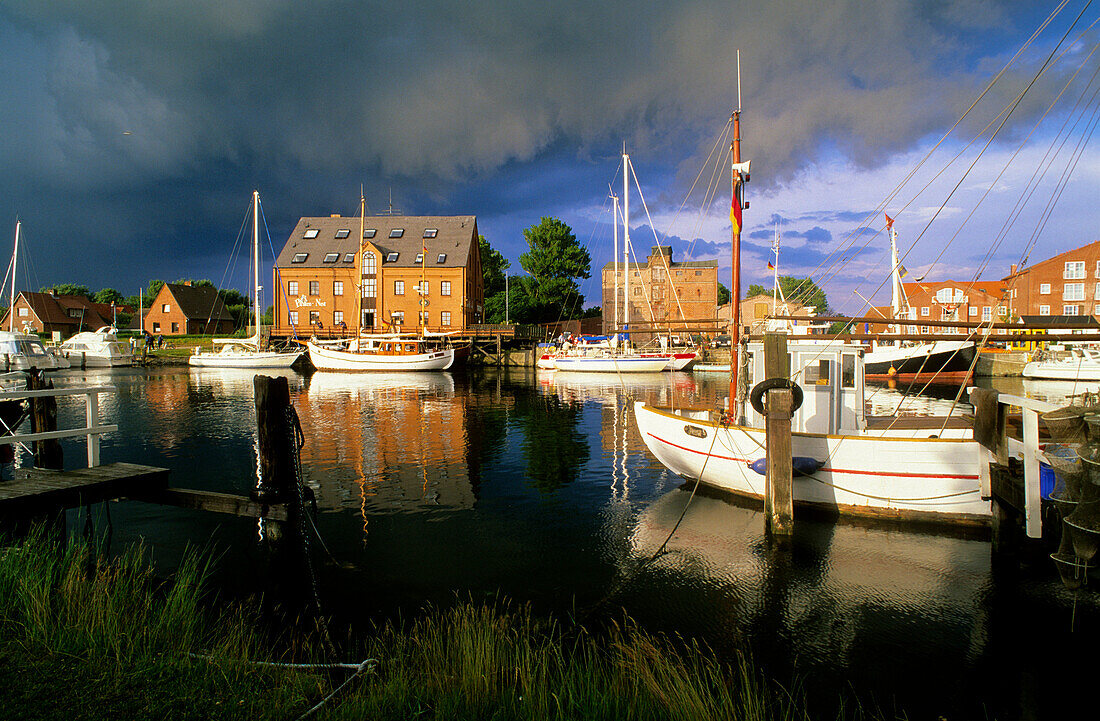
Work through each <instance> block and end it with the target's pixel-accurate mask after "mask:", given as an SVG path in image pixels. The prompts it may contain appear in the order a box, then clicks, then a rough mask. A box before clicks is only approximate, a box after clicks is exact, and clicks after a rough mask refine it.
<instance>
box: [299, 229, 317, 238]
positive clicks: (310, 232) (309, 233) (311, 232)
mask: <svg viewBox="0 0 1100 721" xmlns="http://www.w3.org/2000/svg"><path fill="white" fill-rule="evenodd" d="M320 232H321V231H320V230H319V229H317V228H310V229H309V230H307V231H306V232H305V233H302V237H303V238H307V239H310V240H312V239H313V238H316V237H317V234H318V233H320Z"/></svg>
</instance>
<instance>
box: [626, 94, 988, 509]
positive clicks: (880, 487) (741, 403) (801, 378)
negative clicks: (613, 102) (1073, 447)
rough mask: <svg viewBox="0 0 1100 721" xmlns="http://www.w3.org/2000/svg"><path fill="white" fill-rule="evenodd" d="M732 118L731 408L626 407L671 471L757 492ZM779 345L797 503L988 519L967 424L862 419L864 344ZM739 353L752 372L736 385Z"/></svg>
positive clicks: (743, 171)
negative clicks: (790, 401)
mask: <svg viewBox="0 0 1100 721" xmlns="http://www.w3.org/2000/svg"><path fill="white" fill-rule="evenodd" d="M740 116H741V111H740V109H738V110H737V111H735V112H734V113H733V117H732V119H731V120H732V123H733V136H734V137H733V142H732V143H731V148H730V150H731V155H732V163H731V171H732V172H731V185H732V200H731V207H730V220H731V223H732V226H733V234H732V245H733V277H732V284H731V285H732V291H731V295H732V298H733V308H732V327H731V336H732V351H733V353H734V354H735V355H734V361H733V362H732V363H731V372H730V386H729V406H728V409H726V410H712V409H700V408H659V407H655V406H653V405H650V404H649V403H646V402H637V403H635V405H634V411H635V417H636V419H637V422H638V430H639V432H640V433H641V436H642V439H643V440H644V441H645V444H646V446H647V447H648V448H649V450H650V452H651V453H652V454H653V455H654V456H656V458H657V459H658V460H659V461H660V462H661V463H663V464H664V465H665V466H667V467H668V468H669V469H670V470H672V471H674V472H676V473H678V474H679V475H681V476H683V477H685V478H688V479H692V480H698V481H699V482H702V483H704V484H705V485H708V486H712V487H715V488H719V489H722V490H725V491H729V492H732V493H734V494H737V495H742V496H747V497H750V498H754V499H760V498H763V493H764V485H765V483H764V475H763V473H764V459H765V449H766V447H767V446H766V441H765V433H764V423H763V420H764V419H763V416H762V415H761V413H759V412H758V411H756V410H754V409H749V411H748V413H747V414H746V408H745V400H746V395H747V389H748V388H749V387H750V385H751V384H752V382H753V381H754V380H755V381H761V380H763V379H764V353H763V344H761V343H742V342H740V338H739V334H740V319H739V303H738V300H739V299H740V297H741V289H740V240H741V237H740V236H741V227H742V225H741V220H742V210H743V208H744V205H743V200H742V189H743V187H744V183H745V182H746V180H747V179H748V169H749V164H748V162H742V161H741V128H740ZM787 350H788V352H789V357H790V368H791V377H792V379H793V380H794V381H796V382H797V383H798V385H799V387H800V389H801V391H802V394H803V395H804V401H803V403H802V406H801V407H800V408H799V409H798V410H797V411H796V412H795V413H794V414H793V418H792V431H793V433H792V437H791V448H792V455H793V456H794V457H798V458H801V459H808V461H807V462H806V463H805V464H804V465H806V466H807V468H806V469H805V470H806V473H805V475H798V476H796V477H795V478H794V481H793V494H794V501H795V504H796V505H814V506H819V507H821V508H824V509H827V510H829V511H830V512H834V513H836V512H839V513H846V514H853V515H867V516H875V517H895V518H905V519H914V520H924V521H950V522H964V523H978V524H984V523H987V522H988V519H989V517H990V513H991V509H990V502H989V501H988V500H983V499H982V493H981V486H980V479H979V462H980V458H981V452H982V449H981V448H980V447H979V446H978V444H977V443H976V442H974V441H973V440H972V431H971V428H970V425H969V423H968V422H966V421H965V420H964V419H961V418H946V419H943V418H941V419H932V418H915V419H898V418H894V417H890V418H884V419H878V418H873V417H869V416H867V415H866V413H865V410H864V365H863V350H862V348H861V347H860V346H857V345H852V344H848V343H841V342H828V343H821V342H820V341H813V340H797V339H794V338H792V339H790V340H789V341H788V343H787ZM746 353H747V354H748V355H747V358H746V357H745V354H746ZM742 360H744V361H745V366H744V367H745V368H746V369H747V370H748V377H747V378H744V379H743V380H744V381H745V382H744V383H739V380H741V379H739V375H740V369H741V367H742V362H741V361H742ZM815 467H816V470H814V468H815ZM755 469H759V470H755Z"/></svg>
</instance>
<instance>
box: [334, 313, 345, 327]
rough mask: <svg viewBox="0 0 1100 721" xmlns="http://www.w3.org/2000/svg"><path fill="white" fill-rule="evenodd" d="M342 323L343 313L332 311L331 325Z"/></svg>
mask: <svg viewBox="0 0 1100 721" xmlns="http://www.w3.org/2000/svg"><path fill="white" fill-rule="evenodd" d="M343 322H344V311H342V310H334V311H332V324H333V325H341V324H343Z"/></svg>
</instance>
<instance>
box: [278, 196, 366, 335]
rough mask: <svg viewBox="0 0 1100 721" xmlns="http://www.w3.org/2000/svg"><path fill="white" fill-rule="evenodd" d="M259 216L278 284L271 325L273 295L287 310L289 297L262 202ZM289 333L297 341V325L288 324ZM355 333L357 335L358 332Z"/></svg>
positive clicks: (357, 260)
mask: <svg viewBox="0 0 1100 721" xmlns="http://www.w3.org/2000/svg"><path fill="white" fill-rule="evenodd" d="M260 218H261V219H262V220H263V221H264V233H265V234H266V235H267V247H268V249H269V250H270V251H271V258H272V260H271V265H272V268H274V273H273V275H274V278H272V280H273V281H274V282H275V285H276V286H278V288H279V290H278V291H276V293H278V295H277V296H273V297H272V307H271V325H276V324H277V322H276V318H275V304H274V300H275V297H281V298H282V299H283V302H284V303H286V307H287V309H288V311H289V308H290V298H289V297H288V296H287V293H286V289H285V288H284V287H283V278H282V274H281V273H280V272H279V270H280V268H279V264H278V260H279V259H278V256H277V255H276V254H275V246H274V245H272V243H271V230H270V229H269V228H268V227H267V216H266V215H265V214H264V207H263V204H262V203H261V204H260ZM359 242H360V243H362V242H363V241H362V240H360V241H359ZM355 254H356V256H358V255H359V251H358V250H356V251H355ZM355 260H356V263H358V262H359V258H358V257H356V259H355ZM356 292H359V293H361V292H362V290H360V289H359V288H358V287H357V288H356ZM361 321H362V319H361V318H360V319H358V320H357V321H356V323H357V324H358V323H360V322H361ZM290 333H291V336H292V337H293V338H294V340H295V341H297V340H298V327H297V326H295V325H291V326H290ZM356 335H358V333H357V334H356Z"/></svg>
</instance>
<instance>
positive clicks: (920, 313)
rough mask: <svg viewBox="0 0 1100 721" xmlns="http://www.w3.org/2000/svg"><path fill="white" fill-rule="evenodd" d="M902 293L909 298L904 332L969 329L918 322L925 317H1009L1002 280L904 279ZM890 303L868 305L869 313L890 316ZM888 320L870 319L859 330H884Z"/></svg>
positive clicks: (961, 331) (974, 319)
mask: <svg viewBox="0 0 1100 721" xmlns="http://www.w3.org/2000/svg"><path fill="white" fill-rule="evenodd" d="M902 286H903V288H904V289H905V297H906V298H908V299H909V316H908V321H909V322H908V324H906V325H904V326H902V329H903V331H904V332H905V333H922V334H933V335H936V334H956V333H957V334H962V335H966V334H967V333H969V332H970V331H968V330H967V329H965V328H943V327H940V326H927V325H920V321H921V320H922V319H924V320H947V321H963V322H966V321H970V322H978V321H990V320H992V321H994V322H997V323H1003V322H1006V321H1008V319H1009V316H1010V315H1011V310H1010V308H1009V306H1008V290H1007V288H1006V287H1005V284H1004V282H1003V281H999V280H980V281H957V280H941V281H922V282H920V283H903V284H902ZM890 314H891V309H890V307H889V306H883V307H876V308H871V309H870V311H869V312H868V313H867V315H868V316H870V317H874V316H880V317H882V318H889V317H890ZM890 325H891V324H887V323H883V324H876V323H869V324H865V327H863V328H859V329H858V330H859V331H860V332H868V333H885V332H887V331H888V329H889V327H890Z"/></svg>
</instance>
